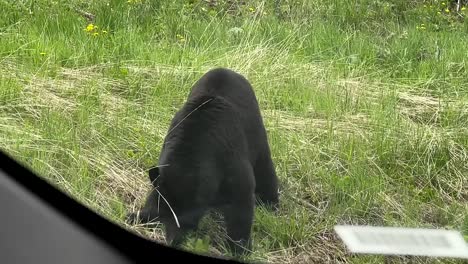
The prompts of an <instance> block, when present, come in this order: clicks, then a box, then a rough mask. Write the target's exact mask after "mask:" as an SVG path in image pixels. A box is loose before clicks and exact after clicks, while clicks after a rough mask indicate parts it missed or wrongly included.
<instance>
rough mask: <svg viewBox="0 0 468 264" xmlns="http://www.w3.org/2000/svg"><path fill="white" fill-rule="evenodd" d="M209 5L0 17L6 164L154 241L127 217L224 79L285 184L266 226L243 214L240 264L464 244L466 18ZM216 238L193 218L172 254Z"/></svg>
mask: <svg viewBox="0 0 468 264" xmlns="http://www.w3.org/2000/svg"><path fill="white" fill-rule="evenodd" d="M212 2H213V3H216V5H214V6H211V5H210V4H209V3H207V2H206V1H201V0H193V1H189V0H185V1H182V0H177V1H172V2H171V1H150V0H141V1H138V0H133V1H124V0H121V1H117V0H105V1H71V0H69V1H46V0H37V1H33V0H17V1H13V0H0V9H1V10H2V12H1V15H0V147H1V149H3V150H5V151H7V152H8V153H10V154H11V155H13V156H14V157H16V158H17V159H18V160H20V161H22V162H24V163H25V164H27V165H28V166H29V167H31V168H32V169H33V170H34V171H36V172H38V173H39V174H40V175H41V176H43V177H44V178H46V179H48V180H50V182H52V183H53V184H54V185H56V186H58V187H59V188H60V189H62V190H64V191H66V192H67V193H69V194H70V195H72V196H73V197H75V198H76V199H78V200H79V201H81V202H82V203H83V204H85V205H86V206H88V207H90V208H92V209H93V210H95V211H97V212H98V213H100V214H102V215H103V216H105V217H106V218H108V219H110V220H112V221H114V222H116V223H119V224H121V225H123V226H124V227H125V228H128V229H131V230H133V231H135V232H137V233H139V234H141V235H142V236H145V237H148V238H150V239H154V240H157V241H164V236H163V232H162V230H163V229H162V228H155V229H146V228H143V227H141V226H128V225H126V224H125V223H124V217H125V214H126V213H127V212H129V211H133V210H136V209H137V208H138V207H139V206H140V205H141V204H142V202H143V200H144V198H145V195H146V192H147V191H148V190H149V188H150V186H149V181H148V178H147V174H146V171H147V169H148V168H149V167H150V166H153V165H154V164H155V163H156V162H157V158H158V155H159V151H160V147H161V144H162V141H163V138H164V136H165V133H166V132H167V128H168V126H169V122H170V120H171V118H172V115H173V114H174V113H175V111H176V110H177V109H178V108H179V107H180V106H181V105H182V103H183V102H184V100H185V98H186V96H187V93H188V91H189V89H190V87H191V85H192V84H193V83H194V82H195V81H196V80H197V79H198V78H199V77H200V76H201V75H202V74H203V73H205V72H206V71H208V70H209V69H211V68H214V67H220V66H221V67H228V68H231V69H234V70H236V71H238V72H240V73H242V74H244V75H245V76H246V77H247V78H248V79H249V80H250V81H251V83H252V84H253V86H254V88H255V91H256V94H257V96H258V100H259V103H260V107H261V110H262V113H263V116H264V120H265V123H266V127H267V131H268V135H269V139H270V143H271V147H272V152H273V159H274V162H275V166H276V168H277V173H278V175H279V177H280V181H281V202H282V207H281V211H280V213H279V215H273V214H271V213H269V212H265V211H263V210H261V209H260V208H259V209H257V211H256V218H255V224H254V228H253V238H254V252H253V253H252V255H251V256H250V257H248V259H247V260H248V261H254V262H257V261H260V262H270V263H383V262H384V261H385V258H383V257H377V256H353V255H349V254H348V253H347V251H346V249H345V247H344V246H343V244H342V243H341V241H340V240H338V238H337V237H336V235H335V234H334V232H333V226H334V225H335V224H369V225H385V226H405V227H437V228H451V229H456V230H460V231H462V233H463V234H464V235H465V236H468V18H467V16H468V7H463V8H461V9H460V11H459V12H456V10H455V7H454V6H450V5H448V3H447V2H444V1H435V0H434V1H408V0H392V1H378V0H372V1H371V0H353V1H344V0H343V1H339V0H330V1H319V0H302V1H292V0H282V1H261V0H246V1H245V2H246V4H245V5H242V6H239V7H236V8H227V4H226V3H227V2H229V1H223V0H218V1H212ZM275 3H276V4H275ZM85 12H86V13H85ZM87 17H88V18H90V17H92V18H93V20H92V21H91V20H89V19H88V18H87ZM90 24H91V25H90ZM223 232H224V231H223V225H222V222H220V221H219V220H218V219H216V218H206V219H205V220H204V221H203V223H202V226H201V230H200V232H199V236H198V238H200V239H199V240H197V239H196V238H195V237H193V239H191V240H190V241H188V242H187V243H186V245H185V248H186V249H188V250H191V251H195V252H200V253H203V254H212V255H219V254H224V253H225V252H226V251H225V250H224V249H223V248H222V247H221V246H220V242H221V241H222V239H223V236H224V235H225V233H223ZM467 240H468V239H467ZM388 260H391V261H395V262H396V263H400V262H406V263H457V260H447V259H444V260H443V259H440V260H434V259H427V258H419V257H418V258H392V259H388ZM459 263H461V261H460V262H459Z"/></svg>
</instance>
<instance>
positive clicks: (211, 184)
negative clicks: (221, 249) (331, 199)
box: [128, 68, 279, 254]
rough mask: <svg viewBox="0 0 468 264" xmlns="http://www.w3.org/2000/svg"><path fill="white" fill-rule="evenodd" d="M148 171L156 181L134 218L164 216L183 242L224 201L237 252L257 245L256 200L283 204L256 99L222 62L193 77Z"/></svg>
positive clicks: (170, 236) (171, 233)
mask: <svg viewBox="0 0 468 264" xmlns="http://www.w3.org/2000/svg"><path fill="white" fill-rule="evenodd" d="M149 178H150V180H151V182H152V185H153V187H154V188H153V190H152V191H151V192H150V194H149V196H148V197H147V200H146V203H145V205H144V207H143V208H142V209H141V210H140V212H139V213H132V214H130V215H129V216H128V217H129V222H130V223H135V222H137V221H138V222H140V223H150V222H152V221H153V220H154V221H159V222H160V223H162V224H163V225H164V227H165V236H166V241H167V243H168V244H169V245H172V246H178V245H180V243H181V242H182V241H183V239H184V237H185V235H186V234H187V232H189V231H194V230H195V229H196V228H197V226H198V223H199V220H200V219H201V218H202V217H203V216H204V214H205V213H206V212H207V211H208V210H209V209H218V210H220V211H221V213H222V214H223V216H224V220H225V223H226V229H227V233H228V236H229V238H230V239H229V242H228V246H229V248H230V249H231V252H232V253H234V254H245V253H247V252H248V251H250V250H251V240H250V235H251V227H252V222H253V217H254V207H255V205H256V204H261V205H264V206H266V207H267V208H270V209H273V210H274V211H277V210H278V206H279V195H278V179H277V175H276V172H275V169H274V165H273V162H272V159H271V154H270V147H269V144H268V139H267V134H266V130H265V127H264V123H263V120H262V116H261V114H260V109H259V106H258V102H257V99H256V96H255V94H254V91H253V89H252V86H251V85H250V83H249V82H248V81H247V80H246V79H245V78H244V77H243V76H242V75H240V74H238V73H236V72H234V71H232V70H229V69H224V68H216V69H213V70H210V71H209V72H207V73H206V74H205V75H203V76H202V77H201V78H200V79H199V80H198V81H197V82H196V83H195V85H194V86H193V87H192V90H191V92H190V94H189V96H188V98H187V101H186V103H185V104H184V106H183V107H182V109H180V110H179V111H178V112H177V113H176V114H175V117H174V118H173V120H172V122H171V125H170V128H169V131H168V133H167V135H166V138H165V140H164V144H163V146H162V150H161V154H160V157H159V164H158V166H157V167H156V168H153V169H150V170H149ZM137 215H138V217H137ZM137 218H138V219H137Z"/></svg>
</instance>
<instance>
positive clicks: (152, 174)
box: [149, 167, 159, 187]
mask: <svg viewBox="0 0 468 264" xmlns="http://www.w3.org/2000/svg"><path fill="white" fill-rule="evenodd" d="M158 177H159V168H158V167H155V168H151V169H150V170H149V178H150V181H151V184H153V186H154V187H156V179H157V178H158Z"/></svg>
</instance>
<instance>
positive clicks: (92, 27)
mask: <svg viewBox="0 0 468 264" xmlns="http://www.w3.org/2000/svg"><path fill="white" fill-rule="evenodd" d="M94 28H95V26H94V25H93V24H88V25H87V26H86V28H85V30H86V31H87V32H91V31H93V30H94Z"/></svg>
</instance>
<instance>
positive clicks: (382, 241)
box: [335, 225, 468, 258]
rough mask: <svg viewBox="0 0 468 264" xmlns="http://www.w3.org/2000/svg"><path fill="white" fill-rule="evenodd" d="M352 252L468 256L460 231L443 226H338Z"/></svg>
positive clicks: (336, 230)
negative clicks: (439, 227)
mask: <svg viewBox="0 0 468 264" xmlns="http://www.w3.org/2000/svg"><path fill="white" fill-rule="evenodd" d="M335 232H336V233H337V234H338V236H339V237H340V238H341V239H342V240H343V241H344V243H345V244H346V246H347V247H348V249H349V250H350V251H351V252H353V253H364V254H382V255H414V256H428V257H453V258H468V245H467V243H466V242H465V240H464V239H463V237H462V235H461V234H460V232H457V231H454V230H443V229H423V228H400V227H380V226H375V227H374V226H353V225H350V226H343V225H338V226H335Z"/></svg>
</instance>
